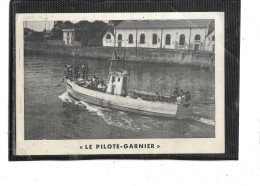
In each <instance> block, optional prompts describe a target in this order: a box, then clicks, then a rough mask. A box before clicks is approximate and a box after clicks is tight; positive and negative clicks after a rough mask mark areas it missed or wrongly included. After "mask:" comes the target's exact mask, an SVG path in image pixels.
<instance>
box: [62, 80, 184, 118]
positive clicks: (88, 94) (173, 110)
mask: <svg viewBox="0 0 260 186" xmlns="http://www.w3.org/2000/svg"><path fill="white" fill-rule="evenodd" d="M66 85H67V92H68V94H69V95H70V96H71V97H73V98H75V99H78V100H81V101H85V102H87V103H90V104H94V105H97V106H100V107H105V108H111V109H116V110H121V111H126V112H132V113H137V114H142V115H148V116H154V117H165V118H175V117H177V116H178V114H177V113H178V111H180V108H178V107H182V105H178V104H174V103H162V102H153V101H146V100H139V99H134V98H130V97H122V96H117V95H112V94H107V93H103V92H99V91H95V90H91V89H86V88H83V87H80V86H79V85H77V84H76V83H75V82H72V81H70V80H67V82H66ZM181 109H185V108H181ZM185 110H186V111H187V110H188V109H185ZM184 115H186V114H184ZM182 118H186V116H183V114H182Z"/></svg>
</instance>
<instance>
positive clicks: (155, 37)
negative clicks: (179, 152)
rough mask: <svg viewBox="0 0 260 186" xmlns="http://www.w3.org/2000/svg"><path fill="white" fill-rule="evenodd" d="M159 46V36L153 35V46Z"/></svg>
mask: <svg viewBox="0 0 260 186" xmlns="http://www.w3.org/2000/svg"><path fill="white" fill-rule="evenodd" d="M156 44H157V34H153V45H156Z"/></svg>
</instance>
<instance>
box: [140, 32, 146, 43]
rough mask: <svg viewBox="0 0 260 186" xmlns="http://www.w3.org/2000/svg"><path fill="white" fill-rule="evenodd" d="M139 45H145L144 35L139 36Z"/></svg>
mask: <svg viewBox="0 0 260 186" xmlns="http://www.w3.org/2000/svg"><path fill="white" fill-rule="evenodd" d="M140 43H141V44H144V43H145V35H144V34H141V35H140Z"/></svg>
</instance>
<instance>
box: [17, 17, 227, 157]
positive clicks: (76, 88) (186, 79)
mask: <svg viewBox="0 0 260 186" xmlns="http://www.w3.org/2000/svg"><path fill="white" fill-rule="evenodd" d="M211 14H212V15H213V16H211V17H210V16H209V17H210V18H207V15H206V16H201V18H200V19H198V18H196V19H193V18H192V16H190V17H191V18H187V17H186V18H179V17H177V18H171V19H169V18H167V16H162V19H159V18H154V17H151V16H150V17H147V18H143V17H141V18H140V15H139V17H138V14H135V15H137V16H136V19H132V18H134V17H132V16H131V15H130V16H129V14H128V17H127V18H126V17H124V16H123V17H122V18H123V19H119V18H120V16H118V19H115V18H117V16H113V17H112V19H109V17H104V16H103V17H104V19H100V18H102V16H99V17H91V19H86V18H85V19H80V18H77V19H75V17H74V18H73V19H66V17H62V18H60V19H59V17H57V19H55V18H53V17H52V19H53V20H50V19H47V20H46V19H44V20H42V19H39V20H37V19H36V20H35V17H33V18H34V19H33V20H31V19H27V18H26V16H27V15H25V17H24V19H21V20H20V22H21V23H20V25H21V26H22V34H23V35H22V38H21V39H22V40H23V41H22V42H21V43H22V45H23V46H22V47H23V49H21V48H19V49H18V50H17V51H19V52H20V53H19V56H18V58H19V60H21V58H23V67H22V68H23V73H24V74H23V78H24V79H23V81H24V88H23V91H24V105H23V108H24V115H23V121H24V126H23V129H21V130H23V140H24V141H33V140H44V141H48V140H57V141H59V140H60V141H62V140H107V139H108V140H116V139H119V140H124V139H128V140H137V141H136V142H137V143H136V142H135V143H134V144H132V143H131V144H128V143H127V144H123V145H118V147H117V148H119V149H120V148H122V149H124V148H126V149H128V150H129V148H132V149H139V148H146V145H147V144H143V143H140V144H139V142H138V139H142V140H145V139H150V140H151V139H198V138H199V139H216V126H217V125H219V127H223V126H224V123H223V122H221V121H218V122H217V119H216V102H217V101H216V92H217V89H216V83H217V82H216V69H217V67H218V66H221V65H222V60H221V59H220V58H219V59H220V60H219V62H218V60H217V58H216V56H217V55H216V53H217V50H216V47H219V48H220V49H221V42H222V41H221V39H223V37H222V36H221V34H223V33H220V34H219V35H220V36H221V37H220V38H219V41H218V38H217V37H215V32H216V31H215V30H216V29H217V28H216V20H215V19H216V18H215V17H216V16H215V17H214V15H217V16H219V13H216V14H214V13H211ZM190 15H192V13H190ZM201 15H203V13H201ZM86 17H89V16H86ZM131 17H132V18H131ZM159 17H160V15H159ZM172 17H174V16H172ZM194 17H198V16H194ZM219 17H221V16H219ZM130 18H131V19H130ZM217 18H218V17H217ZM220 25H221V24H220ZM223 29H224V28H218V30H220V31H221V30H222V32H223ZM19 34H21V33H19ZM222 49H223V48H222ZM21 50H22V51H21ZM21 53H22V54H21ZM216 63H218V64H217V65H216ZM218 71H219V70H218ZM218 73H219V74H220V76H223V75H224V74H221V71H219V72H218ZM220 80H221V79H220ZM220 83H221V82H220ZM222 85H223V82H222ZM219 90H221V89H219ZM221 91H222V92H223V89H222V90H221ZM222 101H223V100H222ZM222 119H223V118H222ZM222 135H223V134H222ZM222 141H224V140H222ZM97 145H98V144H97ZM83 146H84V145H80V148H82V147H83ZM148 146H149V147H147V148H160V147H161V145H160V144H158V143H155V144H154V143H152V144H149V145H148ZM96 147H102V145H101V144H99V145H98V146H96ZM110 147H111V144H110V145H109V146H108V148H110ZM84 148H85V147H84ZM86 148H88V147H87V145H86ZM104 148H105V149H106V148H107V145H104ZM212 148H214V146H212ZM222 149H223V147H222ZM168 150H170V149H168ZM169 152H170V151H169ZM185 152H187V150H185Z"/></svg>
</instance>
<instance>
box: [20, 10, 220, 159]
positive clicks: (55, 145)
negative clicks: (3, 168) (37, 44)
mask: <svg viewBox="0 0 260 186" xmlns="http://www.w3.org/2000/svg"><path fill="white" fill-rule="evenodd" d="M142 19H144V20H147V19H153V20H155V19H158V20H162V19H215V38H216V40H215V113H216V116H215V117H216V125H215V138H171V139H98V140H92V139H91V140H24V61H23V59H24V40H23V21H54V20H64V21H65V20H70V21H78V20H142ZM224 28H225V27H224V12H181V13H54V14H53V13H51V14H45V13H37V14H16V37H15V38H16V155H94V154H103V155H104V154H197V153H200V154H201V153H202V154H203V153H225V118H224V116H225V114H224V113H225V89H224V88H225V87H224ZM141 143H144V144H154V145H155V146H157V145H159V146H160V148H153V149H152V148H143V149H124V148H123V149H122V148H120V149H95V148H93V149H92V150H87V149H80V146H85V145H86V144H92V145H93V146H95V145H96V144H119V145H124V144H141Z"/></svg>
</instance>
